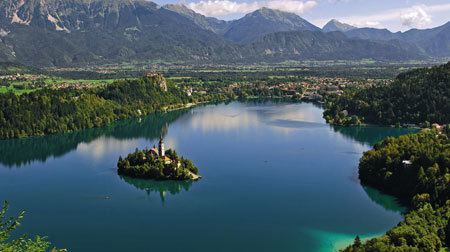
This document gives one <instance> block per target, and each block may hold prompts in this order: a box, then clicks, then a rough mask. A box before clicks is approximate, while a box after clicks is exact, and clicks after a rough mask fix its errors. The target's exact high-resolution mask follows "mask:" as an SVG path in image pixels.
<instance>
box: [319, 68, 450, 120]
mask: <svg viewBox="0 0 450 252" xmlns="http://www.w3.org/2000/svg"><path fill="white" fill-rule="evenodd" d="M343 110H347V111H348V114H350V115H356V116H359V117H360V118H364V121H366V122H369V123H375V124H383V125H392V124H397V123H398V124H403V123H415V124H421V123H425V122H426V121H428V122H429V123H435V122H436V123H440V124H446V123H450V62H449V63H447V64H445V65H442V66H437V67H432V68H422V69H416V70H413V71H410V72H407V73H403V74H400V75H399V76H398V77H397V78H396V79H395V81H394V83H392V84H391V85H389V86H381V87H372V88H367V89H361V90H356V91H353V92H344V94H343V95H342V96H340V97H338V98H337V99H336V100H334V101H332V102H331V103H330V104H328V106H327V110H326V111H325V112H324V115H325V118H326V119H327V121H329V122H330V123H334V124H345V122H347V121H348V120H347V118H346V117H345V116H343V113H341V112H342V111H343Z"/></svg>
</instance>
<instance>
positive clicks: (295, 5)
mask: <svg viewBox="0 0 450 252" xmlns="http://www.w3.org/2000/svg"><path fill="white" fill-rule="evenodd" d="M316 5H317V2H315V1H307V2H302V1H295V0H278V1H269V2H267V5H266V6H265V7H267V8H270V9H275V10H281V11H287V12H293V13H297V14H300V15H301V14H303V13H305V12H308V11H309V10H311V9H312V8H314V7H315V6H316Z"/></svg>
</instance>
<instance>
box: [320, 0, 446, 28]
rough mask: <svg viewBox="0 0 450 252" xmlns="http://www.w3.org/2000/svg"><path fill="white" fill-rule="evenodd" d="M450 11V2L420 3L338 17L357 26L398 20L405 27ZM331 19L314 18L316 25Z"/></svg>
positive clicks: (427, 22) (378, 24)
mask: <svg viewBox="0 0 450 252" xmlns="http://www.w3.org/2000/svg"><path fill="white" fill-rule="evenodd" d="M446 11H450V4H436V5H418V6H412V7H409V8H400V9H390V10H386V11H384V12H382V13H374V14H371V15H370V14H369V15H355V16H347V17H339V18H337V19H338V20H339V21H341V22H343V23H347V24H351V25H354V26H357V27H375V28H382V27H383V25H382V24H383V22H389V23H391V24H392V23H393V22H395V21H398V22H399V23H401V24H402V25H403V26H404V27H418V28H420V27H423V26H425V25H427V24H430V23H431V18H432V15H431V14H433V13H437V12H446ZM328 21H329V19H318V20H314V21H313V23H314V24H316V25H321V24H325V23H326V22H328Z"/></svg>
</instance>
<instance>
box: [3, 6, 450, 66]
mask: <svg viewBox="0 0 450 252" xmlns="http://www.w3.org/2000/svg"><path fill="white" fill-rule="evenodd" d="M0 10H2V11H1V12H0V61H16V62H21V63H24V64H27V65H33V66H57V67H62V66H78V65H92V64H106V63H122V62H125V63H127V62H184V63H194V64H195V63H227V64H228V63H255V62H268V63H270V62H281V61H285V60H305V59H312V60H314V59H316V60H336V59H342V60H345V59H352V60H358V59H367V58H371V59H375V60H380V61H399V60H410V59H426V58H428V57H436V56H438V57H443V56H450V50H449V44H450V43H449V34H450V31H449V26H450V25H449V24H446V25H444V26H442V27H437V28H434V29H428V30H411V31H408V32H405V33H391V32H389V31H387V30H379V29H371V28H356V27H352V26H349V25H346V24H343V23H340V22H338V21H337V20H332V21H330V23H328V24H327V25H326V26H325V27H324V29H320V28H319V27H316V26H314V25H313V24H311V23H309V22H308V21H306V20H304V19H303V18H301V17H299V16H298V15H296V14H292V13H287V12H282V11H278V10H272V9H268V8H262V9H259V10H256V11H254V12H252V13H249V14H247V15H245V16H244V17H242V18H240V19H237V20H232V21H223V20H219V19H217V18H211V17H206V16H203V15H201V14H199V13H196V12H194V11H192V10H190V9H189V8H187V7H186V6H184V5H166V6H159V5H157V4H155V3H153V2H150V1H146V0H3V1H1V2H0Z"/></svg>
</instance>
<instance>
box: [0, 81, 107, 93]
mask: <svg viewBox="0 0 450 252" xmlns="http://www.w3.org/2000/svg"><path fill="white" fill-rule="evenodd" d="M114 81H115V79H106V80H71V79H63V78H47V79H45V81H44V82H45V84H51V85H59V84H63V83H69V84H76V83H89V84H91V85H94V86H99V85H107V84H111V83H113V82H114ZM11 84H13V85H25V84H31V81H14V82H12V83H11ZM13 85H11V86H10V87H8V88H7V87H0V94H1V93H6V92H8V91H12V92H14V93H15V94H17V95H21V94H24V93H30V92H33V91H36V90H39V89H41V88H36V89H16V88H14V87H13Z"/></svg>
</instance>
